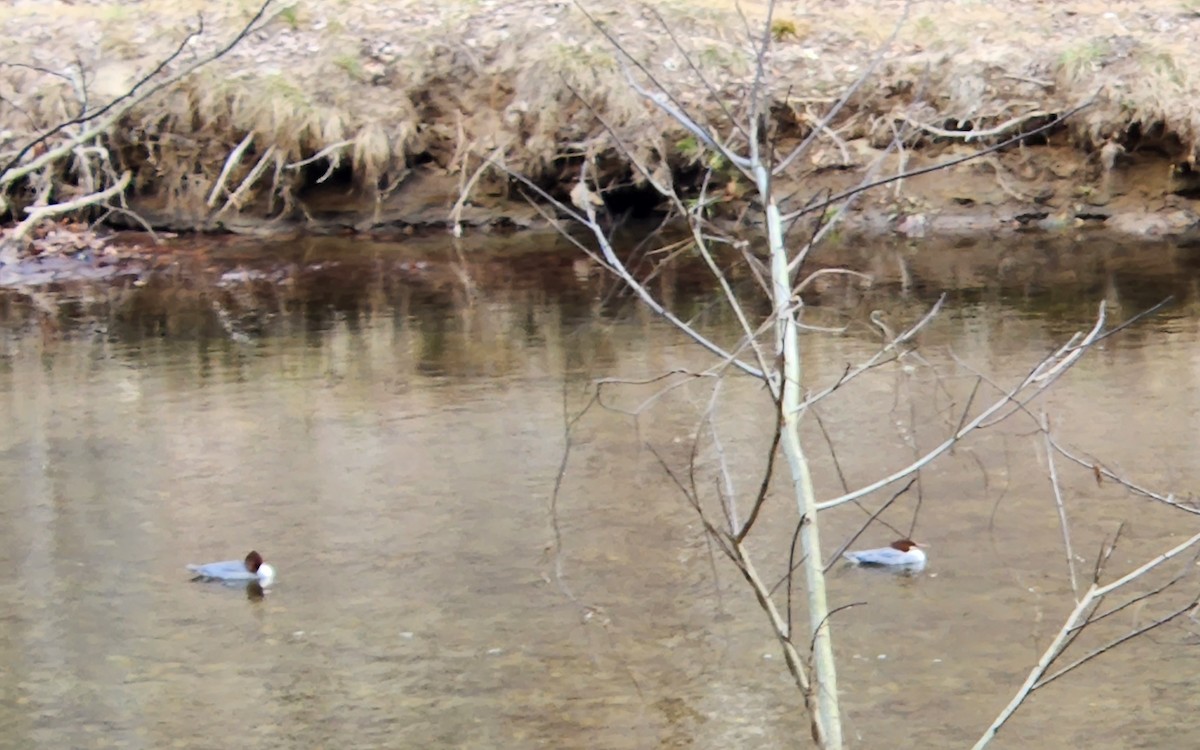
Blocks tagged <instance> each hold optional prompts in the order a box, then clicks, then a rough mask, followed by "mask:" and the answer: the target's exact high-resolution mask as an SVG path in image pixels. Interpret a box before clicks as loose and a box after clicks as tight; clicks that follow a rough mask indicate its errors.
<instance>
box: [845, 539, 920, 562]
mask: <svg viewBox="0 0 1200 750" xmlns="http://www.w3.org/2000/svg"><path fill="white" fill-rule="evenodd" d="M842 557H845V558H846V559H847V560H849V561H850V562H852V563H854V564H855V565H867V566H875V567H885V566H886V567H904V568H909V569H920V568H923V567H925V552H924V551H923V550H922V549H921V545H919V544H917V543H916V542H914V541H913V540H911V539H897V540H896V541H894V542H892V543H891V544H890V545H888V546H887V547H880V548H879V549H863V550H857V551H853V552H846V553H844V554H843V555H842Z"/></svg>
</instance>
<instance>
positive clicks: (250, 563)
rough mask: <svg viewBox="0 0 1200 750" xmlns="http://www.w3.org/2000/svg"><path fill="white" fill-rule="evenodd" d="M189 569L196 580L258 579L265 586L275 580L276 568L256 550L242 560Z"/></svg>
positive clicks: (207, 564) (190, 566) (202, 565)
mask: <svg viewBox="0 0 1200 750" xmlns="http://www.w3.org/2000/svg"><path fill="white" fill-rule="evenodd" d="M187 569H188V570H190V571H192V572H193V573H195V574H196V577H195V578H193V579H192V580H195V581H256V582H257V583H258V584H259V585H260V586H262V587H263V588H267V587H268V586H270V585H271V584H272V583H274V582H275V568H274V567H273V566H272V565H271V564H270V563H267V562H264V561H263V558H262V555H260V554H258V552H256V551H254V550H251V551H250V554H248V555H246V557H245V559H242V560H222V561H221V562H212V563H202V564H199V565H189V566H187Z"/></svg>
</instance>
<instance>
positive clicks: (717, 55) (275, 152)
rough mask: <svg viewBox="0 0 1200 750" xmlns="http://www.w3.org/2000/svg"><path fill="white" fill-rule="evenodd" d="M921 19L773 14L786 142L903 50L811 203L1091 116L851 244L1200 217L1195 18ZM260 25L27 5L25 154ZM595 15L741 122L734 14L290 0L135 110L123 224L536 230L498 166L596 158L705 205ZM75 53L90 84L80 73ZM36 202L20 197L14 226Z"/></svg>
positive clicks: (855, 116) (891, 198)
mask: <svg viewBox="0 0 1200 750" xmlns="http://www.w3.org/2000/svg"><path fill="white" fill-rule="evenodd" d="M905 7H906V6H905V4H903V3H900V2H896V1H894V0H875V1H870V2H850V3H845V2H839V3H834V2H806V3H782V4H780V5H779V6H777V8H776V14H775V22H774V24H773V26H772V31H773V36H774V38H775V42H774V46H773V48H772V51H771V54H770V56H769V58H768V59H767V60H766V63H767V65H768V67H769V69H770V71H771V73H772V75H773V78H774V81H773V84H772V87H771V90H770V92H769V95H770V97H771V104H772V106H771V125H772V127H773V129H774V131H775V133H776V136H777V138H778V141H779V143H780V145H781V147H782V149H783V150H786V149H787V148H788V147H789V146H791V145H793V144H795V143H796V142H798V140H799V139H800V138H802V137H804V136H805V135H807V134H808V133H809V132H810V131H811V129H812V128H813V127H814V126H815V124H816V123H817V122H818V121H819V119H820V118H821V116H822V113H823V112H825V111H826V110H827V108H828V107H829V106H830V105H831V104H832V103H833V102H834V101H835V100H836V99H837V98H838V97H839V96H840V95H841V94H842V92H844V91H846V90H847V89H848V87H850V86H851V85H852V84H853V83H854V81H855V80H856V79H857V78H858V77H859V76H860V75H861V73H862V72H863V70H864V68H865V66H867V65H869V64H870V63H871V61H872V60H873V59H874V57H875V56H876V55H877V54H878V53H879V51H880V50H881V49H885V47H886V51H884V52H883V53H882V58H881V59H880V61H879V64H878V66H877V69H876V70H875V72H874V74H873V75H872V76H871V77H870V78H869V79H868V80H867V81H866V82H865V84H864V85H862V86H861V87H859V88H858V89H857V90H856V92H855V93H854V95H853V96H852V97H851V98H850V100H849V102H848V103H847V106H846V107H845V108H844V109H843V110H842V112H841V113H840V114H839V115H838V117H836V118H835V119H834V121H833V122H832V123H831V124H830V127H829V128H828V129H827V130H825V131H822V133H821V134H820V136H819V138H818V142H817V146H816V148H815V149H814V150H813V151H812V152H810V153H809V154H808V155H807V158H806V159H805V160H803V161H804V163H803V164H797V165H795V167H794V169H793V170H791V171H790V172H789V174H788V175H787V176H786V177H785V178H784V179H783V180H782V181H781V183H780V185H781V186H782V187H784V188H785V189H786V192H788V193H790V192H793V191H795V192H796V195H797V198H796V199H797V200H801V201H802V200H804V199H805V198H807V197H808V196H811V195H814V194H817V193H819V192H821V191H823V190H832V191H836V190H840V189H843V188H844V187H847V186H851V185H853V184H857V183H858V182H859V181H860V180H861V179H862V177H863V176H864V174H865V173H866V171H867V169H868V168H869V167H871V165H873V164H877V157H879V156H881V155H882V154H883V152H884V150H885V148H886V146H887V144H888V143H889V142H890V141H891V140H892V138H893V136H894V135H895V134H896V133H898V132H899V133H903V134H904V141H903V143H904V147H903V148H902V149H899V150H895V151H894V152H893V153H892V154H891V155H890V156H888V157H887V159H886V160H885V161H884V162H883V163H882V165H881V166H877V167H876V168H877V169H879V173H880V174H882V175H887V174H894V173H896V172H897V171H900V170H902V169H913V168H915V167H919V166H922V165H928V164H932V163H935V162H937V161H938V160H942V159H947V158H953V157H956V156H960V155H962V154H963V153H965V152H966V151H967V150H969V149H972V148H976V147H978V145H979V144H980V143H989V142H995V141H997V140H999V139H1002V138H1004V137H1008V136H1012V135H1014V134H1017V133H1020V132H1023V130H1029V129H1032V128H1033V127H1036V126H1038V125H1042V124H1045V123H1046V122H1049V121H1050V120H1052V119H1053V117H1054V116H1055V115H1057V114H1060V113H1062V112H1065V111H1067V110H1069V109H1071V108H1072V107H1075V106H1077V105H1079V104H1080V103H1082V102H1084V101H1089V100H1090V101H1092V104H1091V105H1090V106H1089V107H1088V108H1087V109H1085V110H1083V111H1082V112H1080V113H1079V114H1077V115H1075V116H1074V117H1072V118H1071V119H1070V121H1069V122H1068V123H1067V125H1066V126H1065V127H1063V128H1061V129H1058V130H1056V131H1053V132H1051V133H1050V134H1049V135H1048V137H1044V138H1038V139H1036V140H1032V141H1030V142H1028V143H1026V144H1025V145H1023V146H1021V147H1019V148H1011V149H1007V150H1005V151H1003V152H1001V153H998V154H995V155H992V156H989V157H987V158H986V159H983V160H980V161H976V162H972V163H969V164H966V165H963V166H960V167H956V168H954V169H953V170H951V171H949V172H946V173H940V174H939V175H938V176H937V177H935V178H932V179H931V178H914V179H907V180H904V181H902V182H900V183H894V184H892V185H890V186H888V187H887V188H885V189H880V190H876V191H874V192H873V193H871V194H870V195H869V196H867V197H865V198H863V199H861V200H860V201H859V202H858V204H857V205H856V212H855V213H854V214H853V215H852V216H851V217H850V219H849V223H850V226H851V228H855V229H860V230H865V229H870V230H874V231H881V232H892V231H897V230H899V231H902V232H904V233H909V234H911V233H926V232H955V233H988V232H995V231H1002V230H1005V229H1027V228H1030V227H1040V228H1043V229H1049V230H1057V229H1061V228H1064V227H1067V228H1070V227H1075V226H1081V225H1084V224H1100V225H1104V226H1107V227H1110V228H1111V230H1112V231H1114V232H1118V233H1124V234H1131V235H1137V236H1158V235H1173V234H1187V233H1189V232H1193V231H1195V230H1196V227H1197V226H1200V215H1198V214H1197V207H1198V206H1200V201H1198V200H1197V198H1200V174H1198V173H1197V172H1196V171H1194V165H1195V164H1196V156H1197V143H1198V140H1200V137H1198V134H1200V80H1198V74H1197V73H1196V72H1195V71H1197V70H1200V50H1198V49H1196V45H1194V44H1190V43H1189V40H1193V39H1195V38H1200V10H1198V9H1197V8H1196V7H1193V4H1191V3H1189V2H1186V1H1185V0H1173V1H1167V0H1156V1H1151V2H1116V3H1097V2H1088V1H1086V0H1071V1H1069V2H1055V3H1026V2H1016V1H1015V0H1009V1H1006V2H994V3H978V2H928V3H916V4H913V5H912V6H911V7H910V8H909V9H908V12H907V16H906V20H905V21H904V23H903V24H902V25H901V26H900V29H899V32H898V33H897V35H896V38H895V40H894V41H892V42H891V43H890V44H886V41H887V38H888V37H889V35H890V34H891V33H892V31H893V29H894V28H895V27H896V25H897V22H898V21H899V20H900V19H901V17H902V15H903V14H904V13H905ZM257 8H258V5H257V4H251V3H246V2H231V3H225V4H216V5H214V4H199V3H196V4H189V3H167V2H163V1H162V0H143V1H142V2H122V3H116V2H106V1H104V0H75V1H74V2H67V1H66V0H59V1H58V2H36V3H35V2H20V3H16V4H15V5H14V6H12V7H11V9H10V11H9V12H8V14H7V16H6V18H5V19H4V20H3V21H2V22H0V39H3V41H4V43H5V44H6V45H7V46H8V48H9V49H10V54H9V59H10V60H11V61H21V62H23V63H26V64H28V65H30V66H34V67H15V66H11V65H10V66H9V67H8V68H7V69H6V71H5V81H4V84H3V85H4V89H5V90H4V91H3V92H2V93H3V96H4V98H5V99H6V100H7V101H9V102H11V103H12V106H10V107H8V108H7V109H4V110H3V114H2V115H0V128H2V129H3V131H4V136H5V141H4V143H5V144H6V145H5V146H4V148H5V150H6V151H11V149H12V148H13V147H14V144H18V145H19V144H20V143H22V142H23V141H25V140H28V139H30V138H32V137H34V136H35V135H36V134H37V133H39V132H44V130H45V129H46V128H48V127H51V126H53V125H54V124H56V123H60V122H62V121H63V120H64V119H65V118H68V117H70V116H71V114H72V113H73V112H75V111H76V110H77V109H78V106H79V101H78V99H79V98H80V96H81V92H83V91H85V90H86V96H87V98H88V101H89V103H90V106H91V107H93V108H94V107H95V106H96V104H97V103H98V102H101V101H109V100H111V99H112V98H114V97H117V96H119V95H120V94H121V93H122V92H124V91H127V90H128V89H129V88H130V87H131V86H132V85H133V84H134V83H135V82H136V81H138V80H139V79H141V78H142V77H143V76H145V75H146V74H147V73H148V72H149V71H151V70H152V69H153V68H154V66H155V64H156V63H157V62H158V61H160V60H163V59H165V58H167V56H168V55H169V54H170V52H171V50H172V49H174V48H175V47H176V46H177V45H178V44H179V43H180V41H181V40H182V39H183V38H184V36H185V34H186V29H188V28H194V27H195V17H196V13H197V12H198V11H202V12H203V17H204V33H203V34H202V35H200V36H198V37H197V38H195V39H193V40H192V41H191V42H190V43H189V44H188V45H187V47H186V49H185V54H184V55H182V56H181V57H180V58H179V59H178V60H176V61H175V62H174V63H172V66H170V67H172V68H178V67H181V66H184V65H186V64H188V63H189V61H191V60H194V59H196V58H198V57H199V56H202V55H204V54H206V53H208V52H211V51H212V50H214V49H217V48H218V47H219V46H220V45H221V44H223V43H225V42H226V41H227V40H228V39H229V38H231V37H232V36H233V35H234V34H235V33H236V31H237V30H238V29H239V28H240V27H241V26H242V25H244V24H245V22H246V20H247V19H248V18H250V16H251V15H252V13H253V12H254V11H255V10H256V9H257ZM745 8H746V17H747V18H748V21H749V25H750V27H751V28H752V29H758V28H761V24H762V22H761V18H762V17H763V14H764V11H765V7H764V6H763V5H761V4H750V5H747V6H745ZM584 10H586V12H587V14H590V16H591V19H594V20H595V21H596V22H598V23H599V24H601V25H602V26H603V28H604V29H605V30H606V31H608V32H609V33H610V34H612V35H613V37H614V39H615V40H616V41H618V42H619V43H620V45H621V46H622V47H623V48H624V49H625V51H626V52H628V53H629V55H630V56H631V57H632V58H633V59H635V60H637V61H639V62H640V63H643V64H644V65H645V66H646V70H648V71H650V72H651V73H652V74H653V76H654V77H655V78H656V79H658V80H659V81H661V82H662V83H663V84H664V86H665V87H666V88H667V89H668V90H670V91H672V92H673V93H675V94H676V95H677V97H678V101H679V103H680V105H681V106H684V107H687V108H688V109H689V111H691V112H693V113H694V114H696V115H697V117H698V119H702V120H707V121H709V122H711V123H714V125H715V127H717V128H718V129H719V130H721V132H728V131H730V130H731V128H730V127H728V126H727V125H723V124H722V122H723V121H724V113H723V109H722V108H723V107H734V108H735V110H736V107H737V103H738V102H739V101H740V97H741V92H743V91H744V90H745V89H746V88H747V86H748V85H749V84H750V83H751V82H752V80H753V76H754V67H753V64H752V62H753V59H752V56H751V55H750V54H749V44H748V42H747V38H748V37H747V25H746V23H745V22H744V21H743V20H742V19H741V17H739V15H738V14H737V12H736V10H735V9H734V8H733V7H732V4H731V3H729V2H726V0H708V1H706V2H702V3H695V2H687V3H684V2H662V3H657V4H655V5H654V6H652V7H651V6H630V7H627V6H626V4H623V3H618V2H615V0H596V1H594V2H587V3H585V4H583V5H582V6H581V7H580V6H575V5H571V4H566V3H547V2H528V1H527V2H504V3H501V2H498V1H496V0H481V1H480V2H448V3H447V2H442V3H434V2H422V1H417V0H413V1H406V2H403V3H382V2H355V3H351V4H346V3H342V2H339V1H338V0H306V1H304V2H295V3H290V4H288V3H280V4H272V5H271V6H269V8H268V12H267V14H266V17H265V20H264V21H263V22H262V23H261V24H260V25H259V26H257V27H256V29H255V31H253V33H251V34H250V35H249V36H248V37H247V38H246V39H244V40H242V41H241V42H240V43H239V44H238V45H237V46H235V47H234V48H233V49H232V50H231V51H230V52H229V53H228V54H227V55H225V56H224V57H222V58H221V59H219V60H217V61H215V62H213V63H211V64H209V65H207V66H205V67H203V68H201V69H200V70H198V71H197V72H196V73H195V74H193V75H191V76H189V77H188V78H186V79H184V80H183V81H181V82H179V83H178V84H176V85H174V86H171V87H169V88H168V89H167V90H164V91H163V92H161V93H160V94H157V95H156V96H154V97H152V98H150V99H149V100H147V101H146V102H144V103H142V104H140V105H139V106H138V107H137V108H136V109H134V110H133V111H132V112H130V113H129V115H128V116H127V117H125V118H123V119H122V121H121V122H119V123H118V124H117V125H116V126H115V127H114V128H113V129H112V130H111V132H110V133H109V134H108V137H107V141H106V143H107V148H108V152H109V154H110V156H111V159H112V161H113V168H114V172H116V171H120V170H123V169H127V170H129V171H130V172H131V174H132V180H131V188H130V189H129V190H128V193H127V196H128V197H127V200H128V207H129V208H130V209H131V211H132V212H133V214H136V216H137V217H139V218H133V215H132V214H128V213H124V212H119V213H118V214H116V215H113V216H112V217H111V220H113V221H115V222H118V223H126V224H131V225H136V224H138V223H139V221H144V222H146V223H147V224H149V225H150V226H152V227H154V228H156V229H166V230H174V231H231V232H237V233H249V234H256V235H261V236H273V235H279V234H283V233H297V232H305V233H309V232H315V233H326V234H328V233H346V232H353V233H363V232H373V233H384V234H386V233H389V232H399V233H403V232H405V231H410V230H412V229H413V228H430V227H439V226H447V225H449V224H451V223H454V222H457V223H460V224H462V225H466V226H478V227H488V226H497V225H499V226H506V227H517V228H524V227H533V226H537V225H539V224H541V223H543V220H542V218H541V216H540V215H539V213H538V212H537V211H536V210H535V209H534V208H532V207H531V206H530V205H529V204H528V202H527V201H526V200H525V198H524V196H523V194H522V192H521V191H520V190H519V186H517V185H516V184H515V183H514V182H513V181H512V180H511V179H510V178H509V177H508V175H506V174H505V173H504V172H502V171H500V170H496V169H492V168H489V167H487V166H486V164H485V162H484V159H485V158H486V159H491V160H493V161H496V162H502V163H504V164H505V165H506V167H507V168H508V169H510V170H512V171H514V172H519V173H522V174H526V175H529V176H530V177H531V178H532V179H534V180H536V181H537V182H538V184H539V185H542V186H543V187H545V188H546V189H548V190H550V191H551V192H554V193H557V194H560V195H563V194H565V191H566V190H568V189H569V188H570V186H571V185H572V184H574V181H575V180H576V179H577V176H578V164H579V162H580V160H581V159H582V158H584V157H594V158H595V159H596V160H597V163H598V164H599V165H600V168H601V170H602V175H601V177H602V182H603V185H604V186H605V188H606V189H605V191H604V192H603V195H604V197H605V198H606V200H607V201H608V202H609V207H610V208H611V209H613V211H614V212H616V213H622V212H630V211H632V212H635V213H638V212H644V211H650V210H652V209H653V208H654V205H655V203H656V199H655V197H654V196H653V195H652V194H651V193H650V192H649V191H648V190H646V189H645V187H644V183H642V182H640V181H639V179H638V177H637V174H636V172H635V170H633V169H632V167H631V164H632V162H633V160H637V161H638V162H640V163H642V164H645V165H646V166H647V167H648V168H649V169H651V170H655V169H657V170H665V171H669V172H670V173H671V174H672V175H673V177H674V178H675V179H676V181H677V184H680V185H681V186H683V187H684V188H685V189H686V188H687V187H688V185H689V183H691V184H694V183H695V182H696V181H697V180H698V179H700V176H701V175H702V173H703V170H701V169H699V168H698V164H699V163H700V161H701V160H702V159H703V158H704V157H703V155H702V154H701V153H700V151H699V149H697V147H696V143H695V140H694V138H690V137H689V136H688V135H687V133H686V132H684V131H682V130H681V129H680V128H679V127H678V126H677V125H675V124H674V123H673V122H671V121H669V120H668V119H666V118H664V117H663V116H662V115H661V114H660V113H658V112H656V111H654V110H653V108H652V107H650V106H648V105H647V103H646V102H645V100H644V99H642V98H641V97H640V96H639V95H638V94H637V93H636V92H635V91H634V90H632V88H631V87H630V86H629V84H628V82H627V81H626V79H625V68H624V67H622V64H621V62H620V55H619V54H618V53H617V52H615V51H614V47H613V43H612V42H611V41H610V40H608V39H606V38H605V37H604V36H603V35H602V34H600V33H599V32H598V31H597V26H596V25H595V24H594V23H593V22H592V21H591V20H589V18H588V16H587V15H585V13H584ZM74 59H77V60H78V62H79V65H80V66H81V67H82V70H83V71H85V75H84V76H83V80H85V81H86V82H87V86H86V88H85V87H81V86H79V85H78V83H77V82H78V79H79V76H78V75H77V74H76V75H73V74H72V70H73V66H74V65H75V64H74V63H73V62H72V60H74ZM693 66H694V67H693ZM168 72H169V71H168ZM52 73H58V74H61V75H54V74H52ZM643 80H644V79H643ZM73 81H74V82H73ZM705 82H707V85H706V84H705ZM584 102H586V104H585V103H584ZM601 118H602V119H603V123H602V122H601ZM68 131H69V129H68ZM618 142H620V143H623V144H626V147H627V149H628V150H627V151H625V152H622V150H621V149H618V148H616V145H615V144H617V143H618ZM721 176H722V177H728V178H729V179H730V183H729V184H730V187H729V189H728V190H727V194H728V195H729V197H730V199H731V206H730V211H729V214H730V215H731V216H735V215H740V213H741V211H740V209H741V208H742V207H743V206H744V205H746V204H745V203H744V200H743V198H742V193H743V191H742V189H741V188H739V186H738V184H737V179H736V176H735V175H732V174H728V175H724V174H723V175H721ZM55 179H58V180H59V181H61V185H60V186H59V189H58V191H57V194H58V195H59V196H61V197H60V198H59V199H60V200H65V199H69V198H70V197H72V196H73V195H77V194H80V193H83V192H86V190H85V189H84V186H82V185H80V184H79V182H80V177H79V175H77V174H72V170H71V169H70V168H64V169H62V170H61V171H60V172H59V173H58V174H56V175H55ZM18 187H20V186H18ZM33 192H35V191H33V190H32V186H25V189H24V190H21V189H17V190H15V191H14V192H13V193H12V194H10V196H9V198H10V201H11V202H12V204H13V206H14V208H15V209H16V210H18V211H19V210H20V209H21V208H23V205H24V202H26V201H28V200H29V199H30V198H31V196H32V194H33Z"/></svg>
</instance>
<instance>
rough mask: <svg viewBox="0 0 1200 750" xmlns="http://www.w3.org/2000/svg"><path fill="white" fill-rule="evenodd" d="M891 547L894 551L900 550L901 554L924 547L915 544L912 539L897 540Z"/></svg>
mask: <svg viewBox="0 0 1200 750" xmlns="http://www.w3.org/2000/svg"><path fill="white" fill-rule="evenodd" d="M889 546H891V548H892V549H898V550H900V551H901V552H908V551H909V550H911V549H912V548H913V547H920V546H922V545H920V544H917V543H916V542H914V541H913V540H911V539H897V540H896V541H894V542H892V543H891V545H889Z"/></svg>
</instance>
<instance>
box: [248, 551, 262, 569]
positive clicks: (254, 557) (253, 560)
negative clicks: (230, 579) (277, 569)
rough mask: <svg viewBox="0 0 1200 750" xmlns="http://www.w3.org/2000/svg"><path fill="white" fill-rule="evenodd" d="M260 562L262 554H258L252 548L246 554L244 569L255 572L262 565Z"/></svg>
mask: <svg viewBox="0 0 1200 750" xmlns="http://www.w3.org/2000/svg"><path fill="white" fill-rule="evenodd" d="M262 564H263V559H262V555H260V554H258V553H257V552H255V551H254V550H250V554H248V555H246V570H248V571H250V572H251V573H257V572H258V569H259V568H261V567H262Z"/></svg>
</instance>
